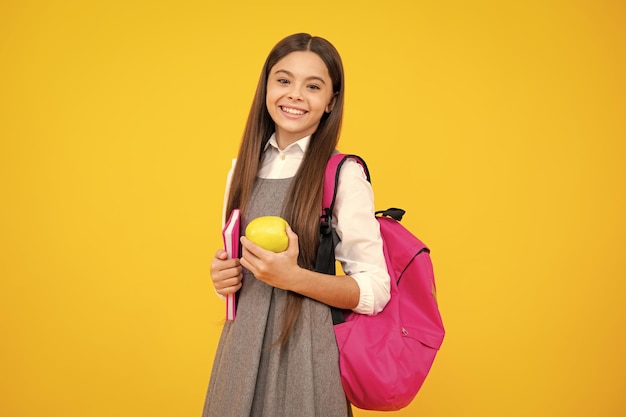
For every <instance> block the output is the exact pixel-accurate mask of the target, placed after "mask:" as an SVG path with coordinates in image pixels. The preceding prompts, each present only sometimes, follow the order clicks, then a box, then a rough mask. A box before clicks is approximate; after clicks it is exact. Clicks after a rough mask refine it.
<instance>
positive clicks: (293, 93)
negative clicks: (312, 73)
mask: <svg viewBox="0 0 626 417" xmlns="http://www.w3.org/2000/svg"><path fill="white" fill-rule="evenodd" d="M287 98H288V99H289V100H294V101H301V100H302V92H301V89H300V86H299V85H297V84H293V85H292V88H291V89H290V90H289V92H288V94H287Z"/></svg>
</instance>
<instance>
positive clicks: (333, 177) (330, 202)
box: [322, 153, 372, 215]
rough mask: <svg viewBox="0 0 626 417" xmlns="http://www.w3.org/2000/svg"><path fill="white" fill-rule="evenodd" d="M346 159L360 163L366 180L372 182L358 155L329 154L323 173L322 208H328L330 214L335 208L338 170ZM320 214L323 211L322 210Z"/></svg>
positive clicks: (365, 165) (365, 166) (363, 162)
mask: <svg viewBox="0 0 626 417" xmlns="http://www.w3.org/2000/svg"><path fill="white" fill-rule="evenodd" d="M348 159H354V160H355V161H357V162H358V163H359V164H361V166H362V167H363V171H365V176H366V177H367V181H369V182H370V183H371V182H372V181H371V179H370V172H369V170H368V169H367V164H365V161H364V160H363V158H361V157H360V156H357V155H351V154H342V153H337V154H334V155H333V156H331V157H330V159H329V160H328V163H327V164H326V172H325V173H324V191H323V193H322V209H326V208H328V209H330V214H331V215H332V210H333V209H334V208H335V198H336V197H337V186H338V184H339V171H340V170H341V166H342V165H343V164H344V163H345V162H346V161H347V160H348ZM322 211H323V210H322ZM322 214H325V213H324V212H323V213H322Z"/></svg>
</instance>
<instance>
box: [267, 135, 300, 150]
mask: <svg viewBox="0 0 626 417" xmlns="http://www.w3.org/2000/svg"><path fill="white" fill-rule="evenodd" d="M310 142H311V135H309V136H305V137H303V138H302V139H298V140H297V141H295V142H294V143H292V144H291V145H289V146H287V147H286V148H285V149H283V150H282V151H281V150H280V149H279V148H278V142H277V141H276V133H272V136H270V139H269V140H268V141H267V144H266V145H265V149H263V151H266V150H267V149H268V148H269V147H270V146H272V147H274V148H276V150H277V151H279V152H283V153H288V152H289V151H291V150H295V149H294V148H296V147H298V148H300V150H301V151H302V153H306V150H307V148H308V147H309V143H310Z"/></svg>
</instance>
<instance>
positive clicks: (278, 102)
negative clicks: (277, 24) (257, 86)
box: [265, 51, 335, 149]
mask: <svg viewBox="0 0 626 417" xmlns="http://www.w3.org/2000/svg"><path fill="white" fill-rule="evenodd" d="M334 96H335V95H334V92H333V83H332V80H331V78H330V75H329V73H328V68H326V65H325V64H324V61H322V59H321V58H320V57H319V56H318V55H317V54H316V53H314V52H308V51H306V52H292V53H290V54H289V55H286V56H285V57H284V58H283V59H281V60H280V61H278V62H277V63H276V65H274V66H273V67H272V68H271V69H270V72H269V77H268V80H267V94H266V96H265V104H266V106H267V110H268V112H269V114H270V116H271V117H272V120H273V121H274V124H275V126H276V140H277V142H278V146H279V147H280V148H281V149H284V148H285V147H286V146H288V145H290V144H291V143H293V142H295V141H297V140H298V139H302V138H303V137H305V136H308V135H310V134H312V133H314V132H315V131H316V130H317V126H318V125H319V123H320V120H321V118H322V116H323V115H324V113H325V112H330V111H331V110H332V105H333V102H334Z"/></svg>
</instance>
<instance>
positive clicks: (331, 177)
mask: <svg viewBox="0 0 626 417" xmlns="http://www.w3.org/2000/svg"><path fill="white" fill-rule="evenodd" d="M348 159H354V160H356V161H357V162H358V163H359V164H361V166H362V167H363V170H364V171H365V176H366V177H367V181H369V182H371V181H370V174H369V170H368V169H367V165H366V164H365V161H364V160H363V159H362V158H361V157H359V156H357V155H346V154H340V153H338V154H334V155H333V156H331V157H330V159H329V160H328V163H327V164H326V171H325V173H324V189H323V191H322V214H321V216H320V245H319V248H318V250H317V259H316V262H315V271H317V272H321V273H324V274H329V275H335V274H336V273H337V271H336V267H335V247H336V246H337V244H338V243H339V236H337V232H336V231H335V229H334V228H333V227H332V217H333V210H334V208H335V199H336V197H337V187H338V185H339V172H340V170H341V167H342V165H343V164H344V163H345V162H346V161H347V160H348ZM331 314H332V318H333V324H339V323H343V322H344V321H345V320H344V315H343V312H342V311H341V310H340V309H338V308H334V307H331Z"/></svg>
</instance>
